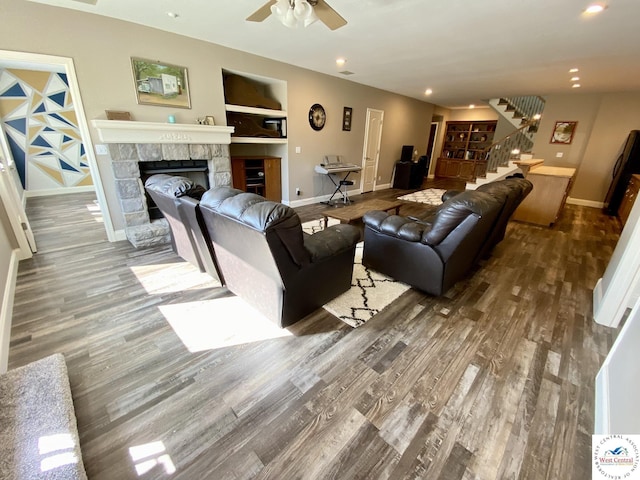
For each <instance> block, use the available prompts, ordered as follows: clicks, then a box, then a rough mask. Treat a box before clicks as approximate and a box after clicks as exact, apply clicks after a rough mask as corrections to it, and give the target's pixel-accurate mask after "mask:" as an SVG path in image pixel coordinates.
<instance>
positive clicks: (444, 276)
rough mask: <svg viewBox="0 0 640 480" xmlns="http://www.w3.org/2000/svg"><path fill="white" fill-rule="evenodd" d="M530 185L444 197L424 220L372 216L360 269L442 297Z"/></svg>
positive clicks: (483, 251)
mask: <svg viewBox="0 0 640 480" xmlns="http://www.w3.org/2000/svg"><path fill="white" fill-rule="evenodd" d="M531 188H532V185H531V182H529V181H528V180H526V179H523V178H509V179H506V180H502V181H498V182H492V183H489V184H485V185H483V186H481V187H478V189H477V190H468V191H465V192H447V193H445V195H444V196H443V199H445V202H444V203H443V204H442V205H441V206H440V207H439V208H438V210H437V211H436V213H435V214H434V215H433V216H432V217H430V218H428V219H427V220H422V221H421V220H418V219H416V218H411V217H403V216H400V215H389V214H388V213H386V212H380V211H373V212H368V213H367V214H365V216H364V218H363V220H364V224H365V231H364V253H363V264H364V265H365V266H367V267H369V268H372V269H374V270H377V271H379V272H381V273H384V274H385V275H388V276H390V277H392V278H395V279H397V280H399V281H401V282H405V283H407V284H409V285H411V286H413V287H415V288H417V289H419V290H422V291H424V292H427V293H430V294H432V295H442V294H444V293H445V292H446V291H447V290H448V289H449V288H451V287H452V286H453V285H454V284H455V283H456V282H457V281H458V280H460V279H462V278H463V277H464V276H465V275H467V273H468V272H469V270H470V269H471V268H472V267H473V266H474V265H475V264H476V263H477V261H478V260H479V259H480V258H481V257H483V256H485V255H487V254H488V253H489V252H490V251H491V249H492V248H493V247H494V246H495V245H496V244H497V243H498V242H500V241H501V240H502V239H503V238H504V234H505V230H506V228H507V222H508V221H509V218H510V217H511V215H512V214H513V212H514V211H515V209H516V208H517V206H518V205H519V204H520V202H521V201H522V200H523V199H524V198H525V197H526V196H527V195H528V194H529V192H530V191H531Z"/></svg>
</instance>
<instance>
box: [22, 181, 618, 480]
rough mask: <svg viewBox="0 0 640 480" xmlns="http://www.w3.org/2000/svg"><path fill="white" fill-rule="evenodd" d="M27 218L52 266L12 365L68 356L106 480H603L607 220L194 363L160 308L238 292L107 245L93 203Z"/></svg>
mask: <svg viewBox="0 0 640 480" xmlns="http://www.w3.org/2000/svg"><path fill="white" fill-rule="evenodd" d="M432 186H436V187H442V186H443V184H442V183H440V184H438V183H435V184H433V185H432ZM446 186H450V185H449V184H448V185H446ZM446 186H445V188H446ZM400 193H406V192H400V191H397V190H386V191H381V192H376V193H374V194H367V195H363V196H361V197H360V198H371V197H375V198H394V197H395V196H397V195H398V194H400ZM355 200H356V201H358V200H359V198H355ZM323 208H325V207H324V206H317V205H314V206H309V207H303V208H300V209H298V211H299V212H300V215H301V217H302V219H303V221H305V220H308V219H311V218H318V217H319V213H318V212H319V211H320V210H321V209H323ZM27 211H28V215H29V218H30V219H31V222H32V227H33V229H34V232H35V235H36V239H37V242H38V244H39V252H38V254H37V255H35V256H34V257H33V259H30V260H27V261H22V262H21V263H20V267H19V274H18V282H17V290H16V296H15V307H14V314H13V328H12V340H11V350H10V358H9V361H10V367H12V368H13V367H17V366H20V365H23V364H25V363H27V362H30V361H32V360H35V359H38V358H41V357H43V356H46V355H48V354H51V353H54V352H63V353H64V354H65V358H66V361H67V365H68V370H69V376H70V382H71V389H72V393H73V399H74V404H75V409H76V416H77V420H78V428H79V432H80V440H81V446H82V452H83V460H84V464H85V468H86V470H87V473H88V476H89V478H90V479H92V480H93V479H118V480H121V479H134V478H143V479H155V478H176V479H216V480H218V479H249V478H255V479H266V478H270V479H295V478H304V479H324V478H333V479H352V478H354V479H355V478H358V479H378V478H389V479H394V480H395V479H417V478H424V479H443V480H454V479H464V480H469V479H482V480H485V479H585V478H590V471H591V470H590V469H591V467H590V465H591V464H590V452H591V449H590V445H591V432H592V430H593V422H594V413H593V412H594V377H595V374H596V372H597V370H598V368H599V366H600V364H601V362H602V360H603V358H604V356H605V354H606V352H607V351H608V349H609V348H610V345H611V343H612V341H613V338H614V335H615V333H616V332H615V331H613V330H610V329H607V328H605V327H601V326H599V325H597V324H595V323H594V322H593V321H592V320H591V313H592V299H591V292H592V288H593V286H594V285H595V282H596V280H597V278H599V277H600V276H601V275H602V272H603V271H604V268H605V266H606V264H607V262H608V260H609V257H610V256H611V253H612V251H613V248H614V246H615V243H616V241H617V239H618V232H619V225H618V223H617V221H616V220H615V219H612V218H610V217H607V216H604V215H602V214H601V212H600V211H599V210H597V209H592V208H587V207H578V206H567V207H566V208H565V210H564V214H563V216H562V218H561V220H560V221H559V222H558V224H557V225H556V226H555V227H553V228H542V227H537V226H532V225H526V224H521V223H515V222H511V223H510V225H509V228H508V232H507V236H506V238H505V239H504V241H503V242H502V243H501V244H499V245H498V246H497V247H496V249H495V250H494V252H493V255H492V256H491V257H490V258H489V259H487V260H486V261H483V262H482V264H481V265H480V266H479V267H478V268H476V269H475V270H474V272H473V273H472V275H470V276H469V277H468V278H467V279H466V280H464V281H462V282H460V283H458V284H457V285H456V286H455V287H454V288H453V289H451V290H450V291H449V292H448V293H447V295H446V296H444V297H441V298H434V297H430V296H427V295H424V294H422V293H420V292H418V291H416V290H413V289H410V290H409V291H407V292H406V293H405V294H404V295H402V296H401V297H400V298H399V299H397V300H396V301H395V302H394V303H392V304H391V305H390V306H389V307H388V308H387V309H385V310H384V311H382V312H381V313H379V314H378V315H376V316H375V317H374V318H373V319H371V320H370V321H369V322H368V323H366V324H365V325H364V326H362V327H360V328H358V329H355V330H354V329H351V328H350V327H348V326H346V325H345V324H343V323H342V322H340V321H339V320H337V319H336V318H334V317H333V316H331V315H330V314H329V313H327V312H326V311H324V310H322V309H321V310H319V311H317V312H316V313H314V314H312V315H311V316H309V317H307V318H306V319H305V320H303V321H301V322H299V323H298V324H296V325H294V326H293V327H291V328H289V329H288V330H289V332H290V333H291V334H292V335H291V336H286V337H282V338H272V339H268V340H262V341H256V342H253V343H245V344H241V345H236V346H228V347H222V348H217V349H215V350H207V351H200V352H196V353H191V352H189V350H188V349H187V348H186V347H185V346H184V344H183V343H182V342H181V340H180V339H179V337H178V336H177V335H176V333H174V330H173V329H172V328H171V326H170V324H169V323H168V320H167V318H166V317H165V315H164V314H163V312H165V313H166V311H167V308H177V309H180V308H181V307H182V306H184V305H188V304H190V303H192V302H197V301H204V300H214V299H218V301H220V300H225V299H229V297H230V294H229V293H228V292H227V291H226V290H225V289H224V288H220V287H219V286H217V285H216V284H215V283H214V282H213V281H211V280H210V279H209V278H208V277H206V276H205V275H203V274H200V273H199V272H197V271H195V270H194V269H193V268H192V267H191V266H190V265H188V264H185V263H184V262H182V261H180V259H179V258H178V257H176V256H175V255H174V254H173V253H172V252H171V250H170V249H169V248H168V247H154V248H147V249H139V250H136V249H134V248H133V247H132V246H131V245H130V244H129V243H128V242H117V243H109V242H107V240H106V236H105V234H104V230H103V227H102V224H101V223H99V219H100V217H99V215H98V214H97V212H96V211H95V197H93V196H92V195H90V194H75V195H69V196H59V197H48V198H47V197H45V198H31V199H29V201H28V205H27ZM421 212H423V210H422V207H421V206H419V205H415V204H413V205H409V206H407V207H403V210H402V213H404V214H418V213H421ZM178 311H179V310H178ZM190 313H192V312H188V311H187V312H185V313H184V314H183V315H182V319H183V320H184V319H189V315H190ZM210 320H211V322H214V321H224V322H225V323H226V324H234V323H235V322H236V321H237V317H234V315H233V314H231V315H228V316H227V317H226V318H222V319H220V318H217V319H216V318H211V319H210ZM143 446H147V447H150V450H147V451H146V452H144V453H139V451H138V449H136V447H143ZM154 462H155V463H154ZM171 465H173V467H174V468H175V473H173V474H168V473H166V472H167V468H169V469H170V467H171ZM136 467H137V468H138V469H139V470H140V471H137V470H136ZM145 469H146V471H145Z"/></svg>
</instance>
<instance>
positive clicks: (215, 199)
mask: <svg viewBox="0 0 640 480" xmlns="http://www.w3.org/2000/svg"><path fill="white" fill-rule="evenodd" d="M200 210H201V212H202V216H203V218H204V222H205V225H206V229H207V231H208V232H209V235H210V237H211V242H212V244H213V250H214V252H215V257H216V259H217V261H218V265H219V266H220V271H221V273H222V275H223V276H224V279H225V282H226V286H227V288H228V289H229V290H230V291H232V292H233V293H235V294H236V295H238V296H239V297H241V298H242V299H244V300H245V301H246V302H247V303H249V304H251V305H252V306H253V307H254V308H256V309H257V310H259V311H260V312H262V313H263V314H264V315H265V316H266V317H267V318H269V319H270V320H271V321H273V322H275V323H276V324H277V325H278V326H280V327H286V326H288V325H291V324H292V323H294V322H297V321H298V320H300V319H302V318H303V317H305V316H306V315H308V314H310V313H311V312H313V311H315V310H317V309H318V308H320V307H321V306H322V305H324V304H325V303H327V302H328V301H329V300H331V299H333V298H334V297H336V296H338V295H340V294H341V293H343V292H345V291H347V290H348V289H349V288H350V287H351V277H352V274H353V258H354V255H355V246H356V243H357V242H358V240H359V239H360V230H359V229H358V228H357V227H354V226H353V225H334V226H332V227H329V228H326V229H324V230H322V231H320V232H317V233H315V234H313V235H309V234H306V233H304V232H303V231H302V225H301V223H300V218H299V217H298V215H297V214H296V213H295V211H294V210H293V209H292V208H291V207H288V206H287V205H283V204H281V203H276V202H272V201H268V200H266V199H265V198H264V197H261V196H259V195H256V194H254V193H246V192H243V191H241V190H236V189H233V188H230V187H214V188H212V189H211V190H209V191H207V192H206V193H205V194H204V195H203V196H202V200H201V202H200Z"/></svg>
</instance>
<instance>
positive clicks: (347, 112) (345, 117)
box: [342, 107, 353, 132]
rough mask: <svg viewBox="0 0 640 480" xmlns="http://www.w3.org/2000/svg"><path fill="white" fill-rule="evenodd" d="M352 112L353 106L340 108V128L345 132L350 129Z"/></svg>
mask: <svg viewBox="0 0 640 480" xmlns="http://www.w3.org/2000/svg"><path fill="white" fill-rule="evenodd" d="M352 114H353V108H351V107H344V109H343V110H342V130H344V131H346V132H350V131H351V117H352Z"/></svg>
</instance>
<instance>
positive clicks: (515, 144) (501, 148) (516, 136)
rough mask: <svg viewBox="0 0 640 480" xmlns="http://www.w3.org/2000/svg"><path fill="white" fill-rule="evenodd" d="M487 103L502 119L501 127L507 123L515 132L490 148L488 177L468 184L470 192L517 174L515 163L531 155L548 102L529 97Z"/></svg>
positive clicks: (488, 153)
mask: <svg viewBox="0 0 640 480" xmlns="http://www.w3.org/2000/svg"><path fill="white" fill-rule="evenodd" d="M488 103H489V105H491V107H493V109H494V110H496V111H497V112H498V113H500V115H501V119H500V120H499V121H498V125H500V123H501V122H505V121H507V122H509V123H510V124H511V125H512V126H513V128H514V130H513V131H511V132H510V133H509V134H508V135H505V136H503V137H502V138H500V139H499V140H497V141H494V142H493V144H492V145H491V146H490V147H489V149H488V151H487V171H486V175H485V176H483V177H478V178H476V180H475V182H473V183H468V184H467V189H470V190H474V189H476V188H477V187H479V186H480V185H482V184H484V183H489V182H495V181H497V180H501V179H503V178H505V177H507V176H508V175H512V174H513V173H515V172H516V171H517V170H518V166H517V165H515V164H514V163H513V160H517V159H519V158H520V155H521V154H528V153H531V149H532V147H533V140H534V138H535V134H536V132H537V131H538V125H539V123H540V116H541V114H542V111H543V110H544V104H545V101H544V99H543V98H542V97H538V96H526V97H503V98H495V99H491V100H489V102H488Z"/></svg>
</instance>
